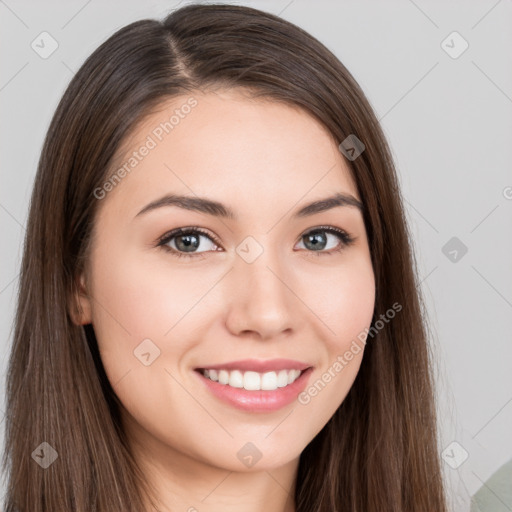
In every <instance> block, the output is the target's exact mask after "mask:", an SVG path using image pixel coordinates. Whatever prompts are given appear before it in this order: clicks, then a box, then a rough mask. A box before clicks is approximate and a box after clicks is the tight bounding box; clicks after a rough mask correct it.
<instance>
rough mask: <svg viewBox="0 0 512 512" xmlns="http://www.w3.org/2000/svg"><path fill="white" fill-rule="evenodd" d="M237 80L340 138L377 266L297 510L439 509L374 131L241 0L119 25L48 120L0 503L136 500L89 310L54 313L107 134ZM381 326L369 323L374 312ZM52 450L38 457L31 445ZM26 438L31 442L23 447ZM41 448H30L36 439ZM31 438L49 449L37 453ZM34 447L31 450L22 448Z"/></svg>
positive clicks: (420, 349) (331, 81)
mask: <svg viewBox="0 0 512 512" xmlns="http://www.w3.org/2000/svg"><path fill="white" fill-rule="evenodd" d="M212 87H221V88H228V89H229V88H233V87H246V88H247V90H250V91H252V94H253V95H254V96H255V97H256V96H257V97H261V98H269V99H271V100H274V101H283V102H286V103H288V104H292V105H296V106H299V107H301V108H302V109H304V110H305V111H307V112H308V113H310V114H311V115H313V116H315V117H316V118H317V119H318V120H320V121H321V122H322V123H323V125H324V126H325V127H326V128H327V129H328V130H329V132H330V133H331V134H332V136H333V138H334V139H335V140H336V141H337V142H338V143H341V142H342V141H344V140H345V139H346V138H347V137H348V136H349V135H356V136H357V138H358V139H360V140H361V141H362V142H363V143H364V146H365V150H364V151H363V153H362V154H361V155H360V156H359V157H358V158H356V159H350V158H347V159H346V163H347V165H348V166H349V168H350V171H351V173H352V175H353V178H354V180H355V182H356V184H357V187H358V191H359V194H360V197H361V199H362V202H363V203H364V221H365V226H366V231H367V235H368V241H369V247H370V252H371V258H372V263H373V268H374V273H375V282H376V299H375V311H374V316H373V320H372V325H373V323H374V322H376V321H378V319H379V318H381V315H383V314H384V313H385V312H386V310H388V309H389V308H390V306H391V304H394V303H398V304H400V305H401V306H402V309H401V311H400V313H398V314H397V315H396V316H395V318H394V319H393V320H392V321H390V322H387V323H386V324H385V326H384V327H383V328H381V329H378V332H377V334H376V335H374V336H371V337H369V338H368V342H367V346H366V350H365V353H364V357H363V361H362V364H361V367H360V370H359V373H358V375H357V377H356V380H355V382H354V384H353V386H352V388H351V390H350V392H349V393H348V395H347V397H346V398H345V400H344V401H343V403H342V404H341V406H340V407H339V409H338V410H337V411H336V413H335V414H334V415H333V417H332V418H331V419H330V420H329V422H328V423H327V424H326V425H325V427H324V428H323V429H322V430H321V431H320V432H319V434H318V435H317V436H316V437H315V438H314V439H313V440H312V441H311V442H310V444H309V445H308V446H307V447H306V448H305V449H304V451H303V453H302V454H301V457H300V462H299V469H298V475H297V483H296V490H295V496H294V497H295V503H296V510H297V512H332V511H333V510H344V511H347V512H349V511H350V512H382V511H383V510H384V511H396V512H399V511H400V512H413V511H414V512H433V511H435V512H445V511H446V503H445V496H444V490H443V478H442V474H441V468H440V462H439V454H438V448H437V442H438V440H437V430H436V428H437V427H436V408H435V402H434V397H435V394H434V389H433V386H434V377H433V371H432V364H433V362H434V361H433V358H432V354H431V352H430V349H429V343H428V337H427V334H428V322H427V320H426V318H427V316H426V315H427V314H426V310H425V307H424V306H423V302H422V298H421V295H420V291H419V289H418V284H419V283H418V279H417V270H416V263H415V260H414V254H413V251H412V248H411V243H410V233H409V231H408V227H407V222H406V218H405V215H404V207H403V199H402V197H401V193H400V190H399V186H398V180H397V176H396V171H395V168H394V164H393V161H392V157H391V153H390V150H389V148H388V145H387V142H386V140H385V136H384V134H383V131H382V130H381V127H380V126H379V123H378V120H377V119H376V116H375V114H374V112H373V110H372V107H371V105H370V103H369V101H368V100H367V99H366V98H365V96H364V94H363V92H362V90H361V88H360V87H359V85H358V84H357V83H356V81H355V80H354V78H353V77H352V75H351V74H350V73H349V71H348V70H347V69H346V68H345V67H344V65H343V64H342V63H341V62H340V61H339V60H338V59H337V58H336V57H335V56H334V55H333V54H332V53H331V52H330V51H329V50H328V49H327V48H326V47H325V46H323V45H322V44H321V43H320V42H319V41H317V40H316V39H315V38H313V37H312V36H311V35H309V34H308V33H306V32H305V31H304V30H302V29H300V28H299V27H297V26H295V25H293V24H291V23H289V22H287V21H285V20H283V19H280V18H279V17H277V16H274V15H272V14H268V13H265V12H262V11H259V10H256V9H253V8H249V7H243V6H232V5H222V4H220V5H188V6H185V7H183V8H181V9H178V10H176V11H174V12H172V13H171V14H169V15H168V17H166V18H165V19H164V20H163V21H159V20H142V21H137V22H135V23H132V24H130V25H128V26H126V27H123V28H121V29H120V30H118V31H117V32H116V33H115V34H114V35H112V36H111V37H110V38H109V39H108V40H107V41H106V42H104V43H103V44H102V45H101V46H99V48H98V49H97V50H96V51H94V53H92V55H91V56H90V57H89V58H88V59H87V60H86V62H85V63H84V64H83V65H82V67H81V68H80V69H79V71H78V72H77V73H76V75H75V76H74V78H73V79H72V81H71V83H70V84H69V86H68V88H67V90H66V91H65V94H64V95H63V97H62V99H61V101H60V103H59V105H58V108H57V110H56V112H55V115H54V117H53V120H52V122H51V125H50V127H49V130H48V133H47V136H46V139H45V142H44V147H43V149H42V154H41V158H40V162H39V167H38V170H37V176H36V179H35V184H34V188H33V193H32V198H31V203H30V213H29V218H28V226H27V231H26V238H25V246H24V254H23V261H22V265H21V274H20V283H19V295H18V307H17V311H16V318H15V329H14V338H13V346H12V352H11V354H10V360H9V366H8V376H7V415H6V444H5V451H4V460H3V467H4V470H5V469H7V470H8V475H9V479H8V486H7V494H6V501H5V510H6V511H7V512H28V511H30V512H43V511H51V512H55V511H64V510H66V511H80V512H91V511H93V510H94V511H97V512H114V511H119V512H127V511H134V512H135V511H137V512H140V511H141V510H144V504H145V503H147V501H146V498H145V496H147V495H148V493H149V490H148V488H147V486H146V483H145V481H144V475H143V474H141V472H140V469H139V468H138V467H137V465H136V464H135V460H134V458H133V456H132V454H131V453H130V450H129V447H128V443H127V440H126V438H125V436H124V434H123V431H122V429H121V426H120V420H119V402H118V399H117V397H116V395H115V393H114V391H113V389H112V387H111V385H110V383H109V381H108V379H107V378H106V375H105V372H104V370H103V367H102V363H101V359H100V357H99V354H98V350H97V344H96V339H95V336H94V330H93V328H92V325H86V326H77V325H75V324H74V323H73V322H72V316H71V314H70V311H71V308H72V307H73V306H72V304H73V297H74V296H75V293H76V282H77V276H78V275H79V273H80V272H81V271H82V269H83V267H84V265H86V264H87V261H88V259H87V257H88V249H89V243H90V234H91V229H92V227H93V224H94V221H95V212H96V209H97V207H98V201H97V200H96V199H95V197H94V195H93V191H94V190H95V189H97V187H100V186H101V185H102V184H103V183H104V182H105V177H106V176H107V175H109V174H110V172H112V169H113V162H114V161H115V158H116V155H117V154H118V152H119V148H121V147H122V144H123V143H124V142H125V141H126V140H127V137H128V136H129V134H130V133H131V132H132V131H133V129H134V127H135V126H136V124H137V123H138V122H140V121H141V120H142V119H143V117H144V116H146V115H148V113H150V112H151V111H152V109H154V108H156V107H157V106H158V105H159V104H160V103H161V102H162V101H164V100H167V99H169V98H171V97H173V96H176V95H178V94H183V93H184V92H190V91H194V90H206V89H208V88H212ZM381 323H382V321H381ZM43 442H46V443H48V444H49V445H50V446H51V447H52V448H53V449H54V450H55V451H56V453H57V454H58V457H57V459H56V461H55V462H54V463H53V464H51V465H50V466H49V467H48V468H47V469H44V470H43V469H42V468H41V467H40V465H39V464H36V463H35V462H34V461H35V458H34V451H36V454H35V455H36V456H37V454H38V453H39V452H40V453H41V454H45V456H46V455H47V454H48V453H49V452H50V453H53V452H51V451H50V450H49V448H48V447H47V445H43V446H42V447H41V446H40V445H41V443H43ZM37 450H39V452H37ZM41 450H43V451H41ZM44 450H47V451H46V452H45V451H44ZM31 455H32V456H31Z"/></svg>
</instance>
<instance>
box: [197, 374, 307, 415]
mask: <svg viewBox="0 0 512 512" xmlns="http://www.w3.org/2000/svg"><path fill="white" fill-rule="evenodd" d="M312 371H313V368H308V369H307V370H304V371H303V372H302V373H301V374H300V376H299V377H298V378H297V379H296V380H295V381H293V382H292V383H291V384H288V385H287V386H285V387H283V388H277V389H275V390H272V391H266V390H256V391H247V390H246V389H244V388H234V387H232V386H229V385H228V384H219V383H218V382H215V381H213V380H211V379H209V378H207V377H205V376H204V375H203V374H202V373H201V372H200V371H197V370H195V371H194V373H196V374H197V375H198V376H199V378H200V379H201V380H202V381H203V382H204V384H205V385H206V387H207V388H208V389H209V390H210V391H211V392H212V393H213V394H214V395H215V396H216V397H217V398H220V399H221V400H222V401H224V402H226V403H228V404H230V405H232V406H234V407H236V408H237V409H242V410H244V411H247V412H271V411H277V410H279V409H281V408H283V407H285V406H287V405H289V404H291V403H292V402H293V401H294V400H295V399H296V398H297V395H298V394H299V393H301V392H302V391H304V388H305V387H306V384H307V381H308V380H309V376H310V374H311V372H312Z"/></svg>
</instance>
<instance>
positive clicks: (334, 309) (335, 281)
mask: <svg viewBox="0 0 512 512" xmlns="http://www.w3.org/2000/svg"><path fill="white" fill-rule="evenodd" d="M307 285H308V286H307V287H305V288H303V290H302V296H303V297H304V298H305V300H304V301H305V302H306V303H307V305H308V306H309V308H310V309H311V311H312V312H313V314H314V316H315V317H317V318H318V319H320V320H321V322H320V324H319V328H320V329H321V332H318V336H319V338H320V339H322V340H325V343H326V346H327V348H328V350H329V353H330V356H331V357H332V356H333V354H334V353H336V354H339V353H343V352H344V351H345V350H347V348H348V347H349V346H350V344H351V341H352V340H353V339H354V338H357V337H358V336H359V335H361V333H362V332H365V330H366V329H367V328H369V326H370V323H371V320H372V316H373V311H374V306H375V281H374V273H373V268H372V264H371V260H370V259H369V255H368V256H367V257H365V255H364V254H363V255H361V254H360V253H357V254H354V256H353V257H352V258H351V259H347V260H346V261H344V262H343V263H342V264H340V265H338V266H337V267H332V268H330V269H328V270H324V271H322V272H317V273H316V275H315V278H314V280H309V281H308V283H307ZM312 318H313V317H312ZM360 339H361V337H360Z"/></svg>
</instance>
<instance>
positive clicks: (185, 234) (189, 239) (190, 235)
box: [157, 227, 217, 258]
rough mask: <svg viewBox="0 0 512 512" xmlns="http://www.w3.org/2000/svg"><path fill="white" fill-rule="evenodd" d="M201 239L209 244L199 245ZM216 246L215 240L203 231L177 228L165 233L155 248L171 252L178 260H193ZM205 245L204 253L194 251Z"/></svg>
mask: <svg viewBox="0 0 512 512" xmlns="http://www.w3.org/2000/svg"><path fill="white" fill-rule="evenodd" d="M201 239H207V240H209V241H210V242H211V243H210V244H209V243H206V244H205V243H201ZM216 244H217V241H216V240H215V238H214V237H213V236H212V235H210V234H209V233H207V232H206V231H204V230H203V229H201V228H198V227H190V228H178V229H174V230H172V231H170V232H169V233H166V234H165V235H163V236H162V237H161V238H160V239H159V241H158V244H157V246H158V247H162V249H164V250H166V251H169V252H171V253H172V254H173V255H174V256H178V257H179V258H181V257H185V258H193V257H197V256H198V255H200V254H201V253H202V252H205V251H211V250H212V247H211V246H212V245H213V246H214V247H216ZM205 245H206V248H205V251H197V250H196V249H197V248H198V247H199V246H201V247H204V246H205ZM208 246H210V247H208ZM213 250H217V249H213ZM182 251H183V252H182Z"/></svg>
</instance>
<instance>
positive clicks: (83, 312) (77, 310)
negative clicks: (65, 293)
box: [70, 273, 92, 325]
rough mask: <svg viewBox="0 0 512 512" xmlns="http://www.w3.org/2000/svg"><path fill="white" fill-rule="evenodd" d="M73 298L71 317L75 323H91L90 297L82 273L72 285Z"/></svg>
mask: <svg viewBox="0 0 512 512" xmlns="http://www.w3.org/2000/svg"><path fill="white" fill-rule="evenodd" d="M73 295H74V296H73V300H72V301H71V311H70V315H71V319H72V320H73V323H74V324H76V325H86V324H90V323H92V308H91V298H90V296H89V294H88V290H87V286H86V282H85V277H84V274H83V273H82V274H80V277H79V278H78V280H77V282H75V286H74V294H73Z"/></svg>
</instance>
